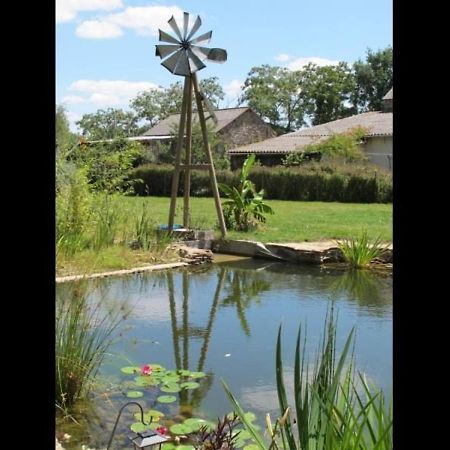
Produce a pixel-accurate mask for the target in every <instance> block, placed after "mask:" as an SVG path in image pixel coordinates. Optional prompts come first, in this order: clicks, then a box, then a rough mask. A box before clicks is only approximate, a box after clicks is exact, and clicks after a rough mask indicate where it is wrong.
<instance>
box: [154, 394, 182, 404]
mask: <svg viewBox="0 0 450 450" xmlns="http://www.w3.org/2000/svg"><path fill="white" fill-rule="evenodd" d="M156 400H158V402H159V403H173V402H175V401H176V400H177V398H176V397H175V395H160V396H159V397H158V398H157V399H156Z"/></svg>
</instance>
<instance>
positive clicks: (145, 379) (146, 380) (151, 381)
mask: <svg viewBox="0 0 450 450" xmlns="http://www.w3.org/2000/svg"><path fill="white" fill-rule="evenodd" d="M134 381H135V382H136V384H137V385H138V386H157V385H158V384H159V381H158V380H156V379H155V377H153V376H150V377H149V376H145V375H141V376H139V377H136V378H135V379H134Z"/></svg>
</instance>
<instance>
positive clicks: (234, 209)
mask: <svg viewBox="0 0 450 450" xmlns="http://www.w3.org/2000/svg"><path fill="white" fill-rule="evenodd" d="M254 163H255V155H250V156H249V157H248V158H247V159H246V160H245V161H244V164H243V166H242V171H241V174H240V180H239V185H238V187H237V188H236V187H230V186H227V185H226V184H223V183H219V189H220V190H221V191H222V192H223V194H224V195H225V196H226V197H227V198H228V199H227V200H225V201H224V202H223V203H222V204H223V206H224V217H225V222H226V225H227V227H228V228H234V229H235V230H238V231H248V230H249V229H250V228H255V227H256V226H257V224H258V223H265V222H266V216H265V214H273V213H274V212H273V210H272V208H271V207H270V206H269V205H267V203H265V202H264V200H263V197H264V190H263V189H261V190H260V191H259V192H257V191H256V187H255V185H254V184H253V183H252V182H251V181H250V180H249V179H248V176H249V173H250V170H251V168H252V166H253V164H254Z"/></svg>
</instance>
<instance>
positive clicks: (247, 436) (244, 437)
mask: <svg viewBox="0 0 450 450" xmlns="http://www.w3.org/2000/svg"><path fill="white" fill-rule="evenodd" d="M239 431H240V433H239V435H238V439H241V440H244V441H245V440H248V439H251V438H252V435H251V434H250V432H248V431H247V430H242V431H241V430H239Z"/></svg>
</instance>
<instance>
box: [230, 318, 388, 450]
mask: <svg viewBox="0 0 450 450" xmlns="http://www.w3.org/2000/svg"><path fill="white" fill-rule="evenodd" d="M353 334H354V330H353V329H352V330H351V332H350V333H349V335H348V337H347V340H346V342H345V345H344V348H343V350H342V353H341V355H340V357H339V359H338V361H337V363H336V324H335V321H334V319H333V313H331V314H330V316H329V317H328V319H327V322H326V333H325V334H324V337H323V340H322V343H321V346H320V349H319V356H318V358H317V359H316V362H315V365H314V367H313V371H312V372H310V371H309V369H310V367H309V365H308V363H307V362H306V359H305V348H306V339H304V340H303V345H301V326H300V327H299V332H298V335H297V345H296V350H295V369H294V398H293V399H292V401H291V405H289V403H288V399H287V394H286V389H285V384H284V379H283V363H282V358H281V325H280V328H279V331H278V339H277V349H276V358H275V365H276V378H277V392H278V400H279V406H280V417H279V418H278V419H277V420H276V421H275V425H272V421H271V419H270V416H267V417H266V423H267V430H268V434H269V436H270V443H267V442H266V440H265V439H264V436H263V435H262V434H261V433H260V432H259V431H258V430H257V429H256V428H255V426H254V425H253V424H252V423H251V422H250V421H248V420H246V418H245V414H244V412H243V410H242V407H241V406H240V404H239V402H238V400H237V399H236V398H235V397H234V396H233V394H232V393H231V391H230V389H229V387H228V386H227V384H226V383H225V382H224V381H223V380H222V383H223V386H224V388H225V392H226V393H227V396H228V398H229V400H230V402H231V404H232V405H233V408H234V409H235V411H236V413H237V414H238V415H239V417H240V419H241V421H242V423H243V424H244V427H245V429H246V430H247V431H248V432H249V433H250V434H251V436H252V437H253V439H254V442H255V445H257V447H258V448H259V449H260V450H267V449H269V450H272V449H284V450H288V449H289V450H307V449H308V450H309V449H314V450H336V449H361V450H369V449H371V450H375V449H377V450H388V449H389V450H390V449H392V408H391V405H390V406H389V408H386V405H385V399H384V396H383V393H382V392H381V391H379V390H377V389H376V388H375V387H373V386H369V384H368V382H367V380H366V378H365V376H364V375H363V374H361V373H359V374H358V375H359V377H358V379H355V371H354V366H355V365H354V361H353V357H351V358H350V362H349V364H348V365H347V368H346V369H344V366H345V364H346V362H347V356H348V353H349V349H350V346H351V343H352V340H353ZM311 373H312V376H311ZM291 411H293V415H294V417H295V418H294V419H291ZM295 430H296V434H297V436H295V435H294V432H295Z"/></svg>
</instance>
